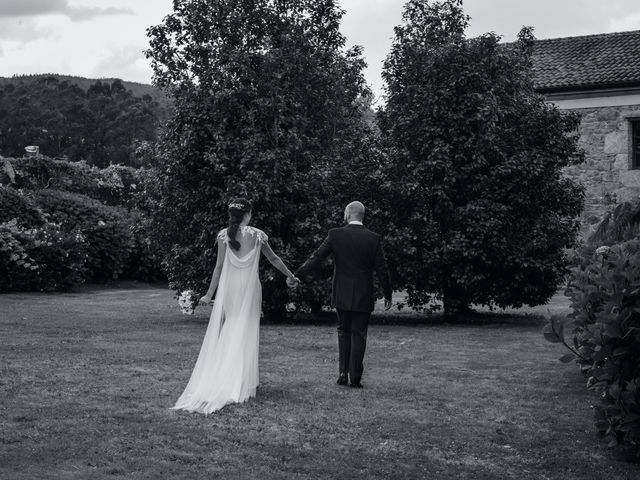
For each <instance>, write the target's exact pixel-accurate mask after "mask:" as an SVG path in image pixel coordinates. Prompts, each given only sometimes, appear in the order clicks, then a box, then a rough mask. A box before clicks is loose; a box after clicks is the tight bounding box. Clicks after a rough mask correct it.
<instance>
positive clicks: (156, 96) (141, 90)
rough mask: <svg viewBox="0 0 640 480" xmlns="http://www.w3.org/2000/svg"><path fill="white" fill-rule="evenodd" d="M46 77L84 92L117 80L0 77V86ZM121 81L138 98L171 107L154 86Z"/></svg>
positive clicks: (32, 76)
mask: <svg viewBox="0 0 640 480" xmlns="http://www.w3.org/2000/svg"><path fill="white" fill-rule="evenodd" d="M45 77H54V78H56V79H58V81H60V82H63V81H65V82H68V83H69V84H75V85H78V86H79V87H80V88H82V89H83V90H87V89H88V88H89V87H90V86H91V85H92V84H94V83H96V82H97V81H101V82H102V83H111V82H113V81H114V80H116V78H84V77H75V76H73V75H59V74H57V73H41V74H35V75H14V76H13V77H0V86H3V85H6V84H7V83H16V82H25V83H29V82H35V81H36V80H38V79H40V78H45ZM119 80H120V81H121V82H122V83H123V85H124V86H125V88H126V89H127V90H131V93H133V94H134V95H135V96H136V97H142V96H144V95H149V96H150V97H151V98H152V99H153V100H155V101H156V102H158V104H159V105H160V106H161V108H162V110H163V111H166V110H168V109H169V108H170V107H171V99H170V98H169V97H167V96H166V95H165V94H164V92H162V91H161V90H159V89H157V88H156V87H154V86H153V85H148V84H145V83H137V82H129V81H126V80H122V79H119Z"/></svg>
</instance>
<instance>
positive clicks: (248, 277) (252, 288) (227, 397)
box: [173, 227, 267, 414]
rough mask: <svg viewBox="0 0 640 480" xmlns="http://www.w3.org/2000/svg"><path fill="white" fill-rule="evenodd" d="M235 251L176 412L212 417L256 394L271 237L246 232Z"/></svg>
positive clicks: (224, 238)
mask: <svg viewBox="0 0 640 480" xmlns="http://www.w3.org/2000/svg"><path fill="white" fill-rule="evenodd" d="M236 238H237V240H238V241H239V242H240V245H241V247H240V250H238V251H237V252H236V251H235V250H233V249H232V248H231V247H230V246H229V244H228V243H227V242H228V237H227V231H226V229H225V230H222V231H221V232H220V233H219V234H218V239H220V240H222V241H224V242H225V243H227V247H226V252H225V257H224V262H223V266H222V273H221V275H220V282H219V283H218V289H217V291H216V296H215V300H214V304H213V311H212V312H211V318H210V319H209V325H208V327H207V331H206V333H205V336H204V341H203V342H202V347H201V348H200V354H199V355H198V360H197V361H196V365H195V367H194V369H193V372H192V374H191V379H190V380H189V383H188V384H187V387H186V388H185V390H184V392H183V393H182V395H181V396H180V398H179V399H178V401H177V402H176V404H175V406H174V407H173V408H174V409H180V410H187V411H190V412H201V413H205V414H207V413H211V412H214V411H216V410H219V409H220V408H222V407H224V406H225V405H226V404H228V403H234V402H244V401H245V400H248V399H249V398H251V397H254V396H255V394H256V388H257V386H258V349H259V340H260V336H259V327H260V311H261V304H262V287H261V285H260V280H259V277H258V265H259V263H260V251H261V247H262V244H263V243H265V242H266V241H267V235H266V234H265V233H264V232H263V231H261V230H258V229H257V228H253V227H241V228H240V229H239V231H238V235H237V236H236Z"/></svg>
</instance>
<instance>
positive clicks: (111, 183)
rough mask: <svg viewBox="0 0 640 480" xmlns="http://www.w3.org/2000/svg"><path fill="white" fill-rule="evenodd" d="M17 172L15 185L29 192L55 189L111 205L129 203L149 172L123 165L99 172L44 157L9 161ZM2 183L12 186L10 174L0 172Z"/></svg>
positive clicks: (89, 166) (7, 160) (85, 164)
mask: <svg viewBox="0 0 640 480" xmlns="http://www.w3.org/2000/svg"><path fill="white" fill-rule="evenodd" d="M5 161H6V162H9V163H10V164H11V166H12V167H13V169H14V171H15V184H16V186H17V187H19V188H22V189H27V190H40V189H54V190H64V191H68V192H73V193H80V194H83V195H87V196H89V197H92V198H95V199H97V200H101V201H104V202H106V203H108V204H109V205H121V204H124V203H126V202H127V201H128V199H129V197H130V196H131V194H132V193H135V191H136V186H137V184H138V183H139V182H140V178H139V177H141V176H143V175H145V173H146V172H147V170H146V169H134V168H131V167H127V166H124V165H109V166H108V167H106V168H98V167H95V166H92V165H89V164H87V163H86V162H84V161H78V162H70V161H68V160H60V159H53V158H49V157H45V156H39V157H26V158H8V159H5ZM0 183H4V184H9V183H11V179H10V178H9V176H8V174H7V173H6V172H4V171H1V170H0Z"/></svg>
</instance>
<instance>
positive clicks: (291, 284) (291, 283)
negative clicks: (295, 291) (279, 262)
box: [287, 277, 300, 288]
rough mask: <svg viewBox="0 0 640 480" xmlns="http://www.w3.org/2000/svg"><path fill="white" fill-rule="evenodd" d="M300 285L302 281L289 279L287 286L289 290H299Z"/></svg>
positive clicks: (294, 278) (293, 278) (295, 278)
mask: <svg viewBox="0 0 640 480" xmlns="http://www.w3.org/2000/svg"><path fill="white" fill-rule="evenodd" d="M298 285H300V279H299V278H298V277H287V286H288V287H289V288H297V287H298Z"/></svg>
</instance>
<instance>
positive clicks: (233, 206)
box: [229, 203, 245, 210]
mask: <svg viewBox="0 0 640 480" xmlns="http://www.w3.org/2000/svg"><path fill="white" fill-rule="evenodd" d="M244 208H245V205H244V204H243V203H230V204H229V210H231V209H238V210H244Z"/></svg>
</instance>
